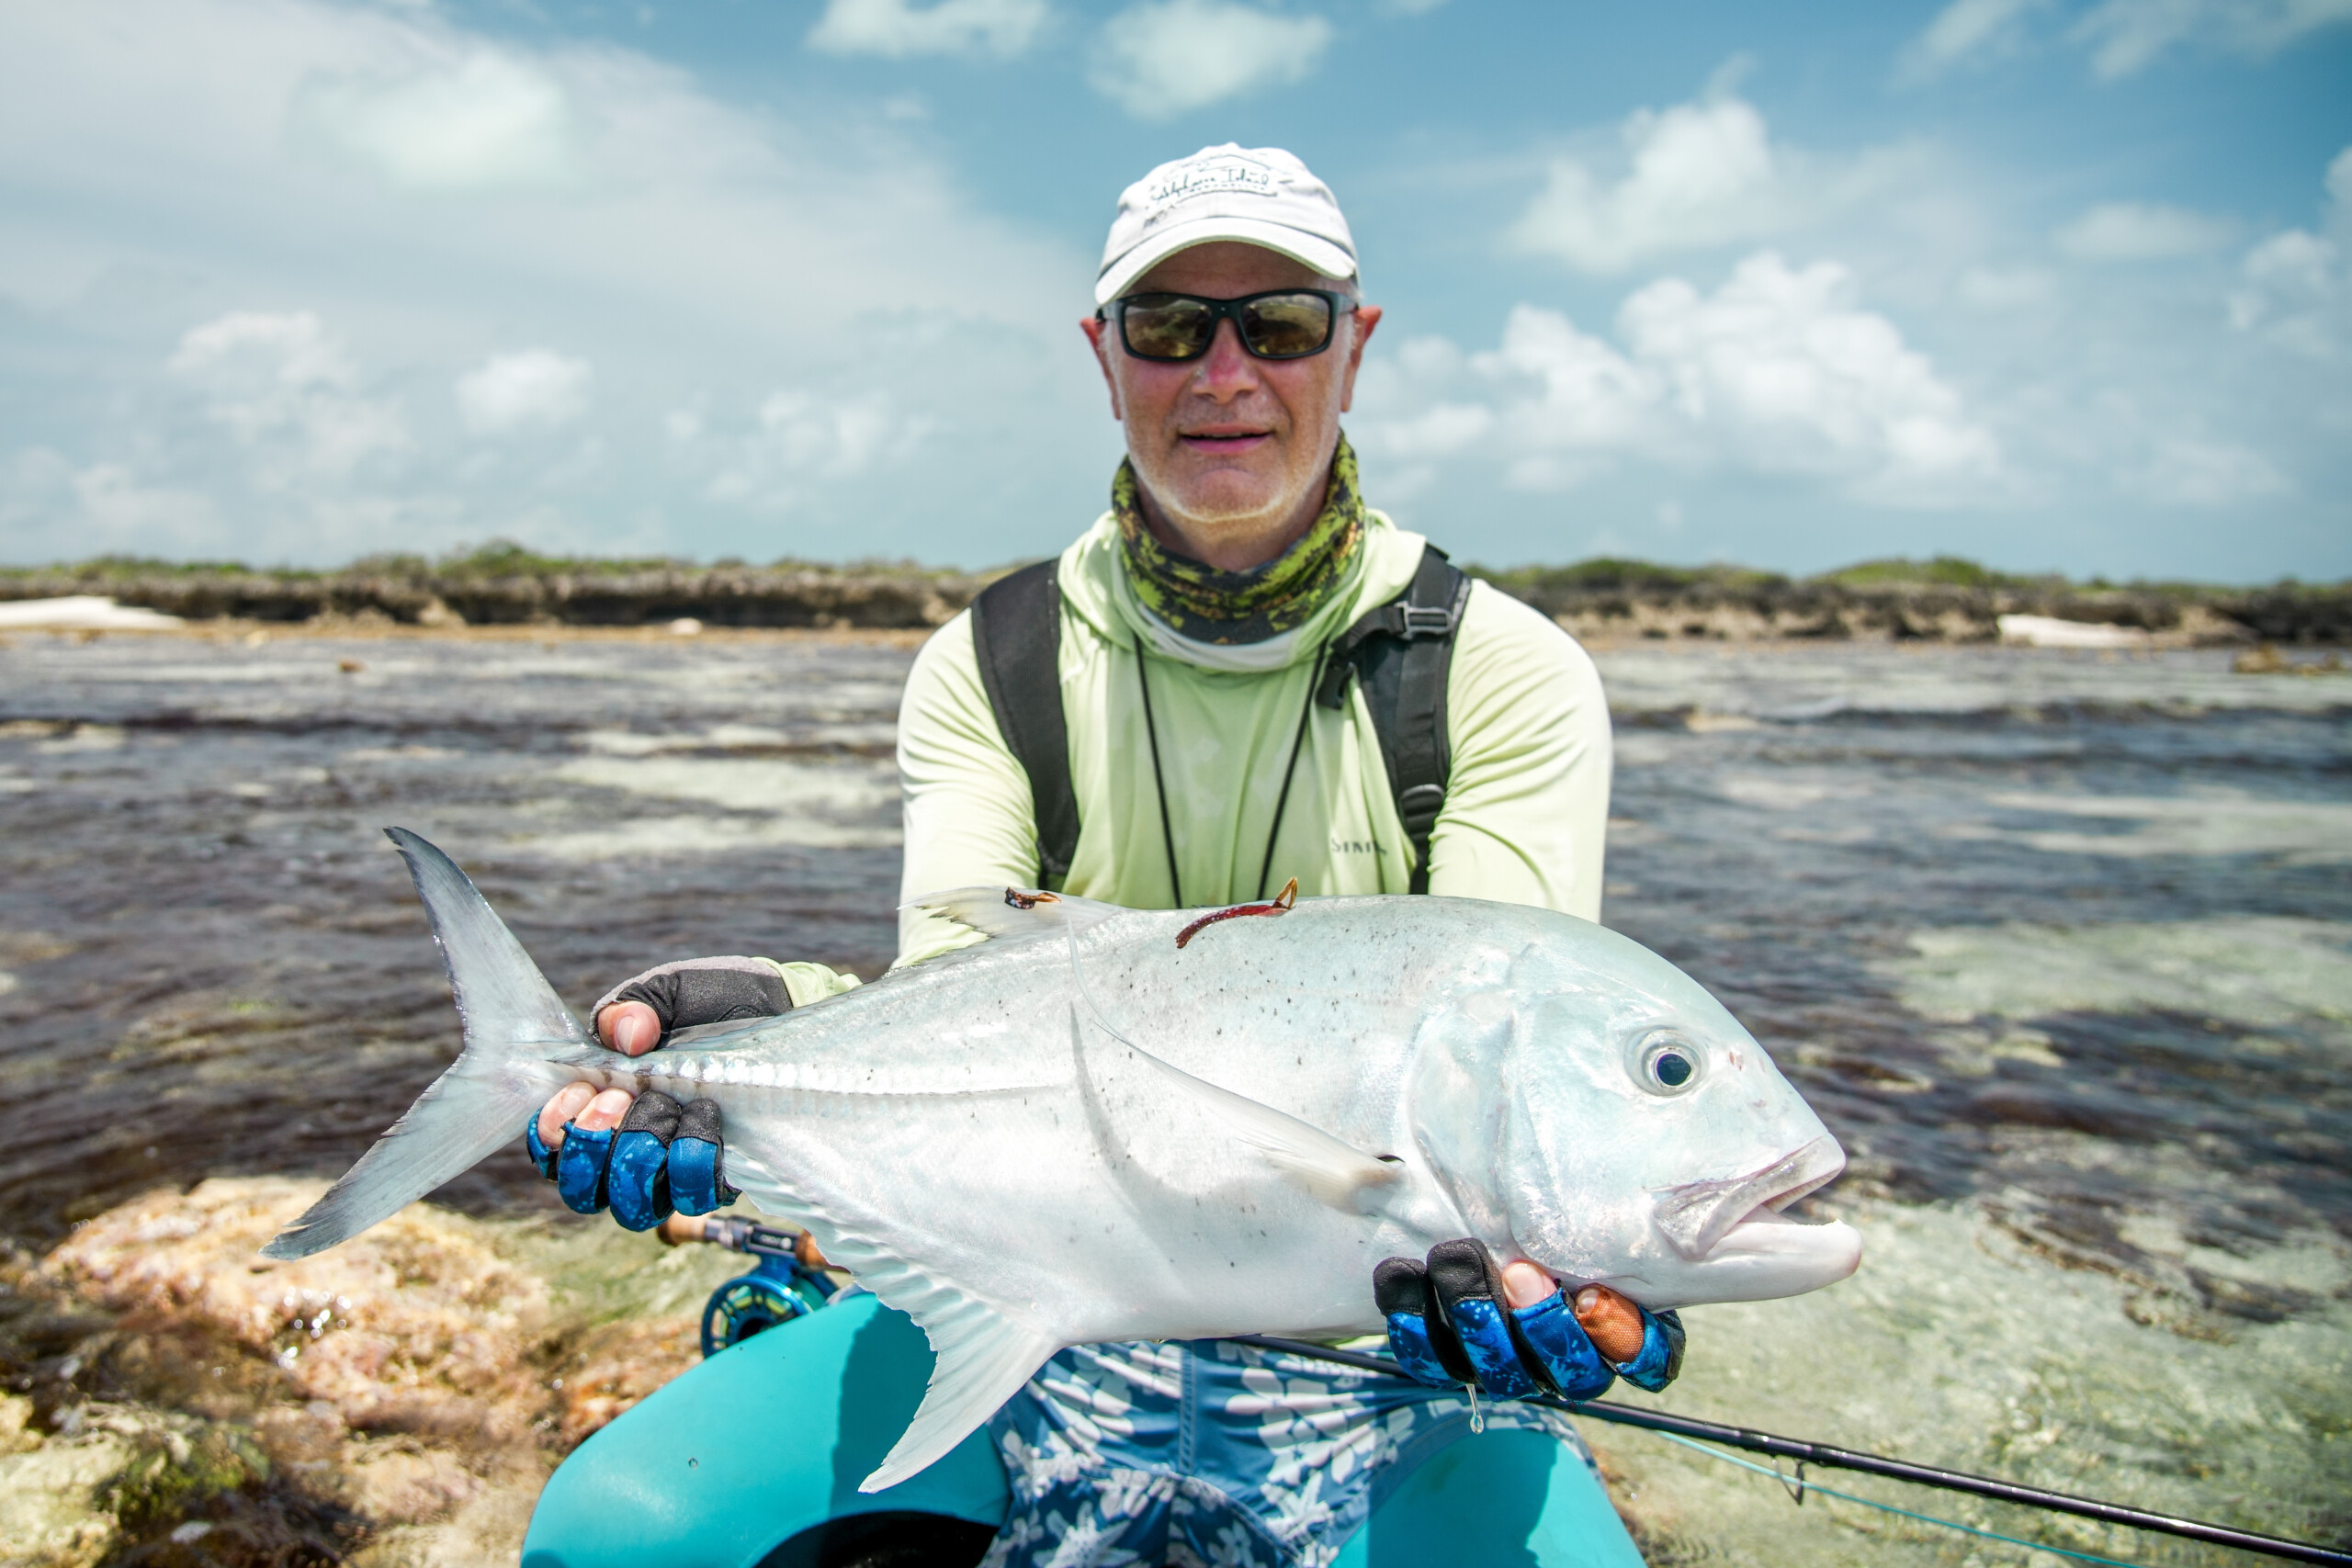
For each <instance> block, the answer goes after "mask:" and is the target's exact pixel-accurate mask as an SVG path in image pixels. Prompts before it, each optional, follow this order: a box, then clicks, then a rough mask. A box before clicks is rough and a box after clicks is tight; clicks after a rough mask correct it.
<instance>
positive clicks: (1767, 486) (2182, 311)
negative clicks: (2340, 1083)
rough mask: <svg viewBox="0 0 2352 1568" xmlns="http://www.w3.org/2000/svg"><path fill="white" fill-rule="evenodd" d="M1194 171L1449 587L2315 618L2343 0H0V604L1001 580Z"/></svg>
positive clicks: (2344, 130)
mask: <svg viewBox="0 0 2352 1568" xmlns="http://www.w3.org/2000/svg"><path fill="white" fill-rule="evenodd" d="M1224 141H1235V142H1238V143H1240V144H1241V145H1243V146H1245V147H1249V146H1282V147H1286V148H1288V149H1290V150H1291V151H1292V152H1295V153H1297V154H1298V155H1299V156H1301V157H1302V158H1304V159H1305V160H1306V162H1307V164H1309V165H1311V166H1312V167H1313V168H1314V169H1315V171H1316V172H1317V174H1318V175H1321V176H1322V177H1323V178H1324V179H1325V180H1326V181H1328V182H1329V185H1330V186H1332V188H1333V189H1334V191H1335V192H1336V193H1337V194H1338V196H1339V198H1340V202H1341V204H1342V206H1343V207H1344V209H1345V210H1346V212H1347V215H1348V218H1349V220H1350V222H1351V226H1352V228H1353V230H1354V233H1355V237H1356V242H1357V245H1358V248H1359V251H1360V253H1361V255H1362V257H1363V281H1364V288H1365V293H1366V297H1367V298H1368V299H1372V300H1374V301H1376V302H1378V303H1380V304H1381V305H1382V306H1383V307H1384V309H1385V317H1384V319H1383V321H1382V322H1381V324H1380V327H1379V329H1378V333H1377V335H1376V336H1375V338H1374V342H1373V344H1372V345H1371V348H1370V350H1369V352H1368V354H1367V355H1366V360H1365V365H1364V369H1363V377H1362V379H1361V381H1360V382H1359V385H1358V388H1357V396H1356V401H1355V406H1354V409H1353V411H1352V412H1351V413H1350V415H1349V416H1348V418H1347V420H1346V422H1345V423H1346V428H1347V431H1348V434H1349V437H1350V439H1351V442H1352V443H1353V444H1354V446H1356V448H1357V450H1358V452H1359V453H1360V455H1361V457H1362V460H1363V481H1364V492H1365V495H1366V498H1367V499H1368V500H1369V501H1370V502H1372V503H1373V504H1374V505H1375V506H1378V507H1380V508H1382V509H1383V510H1385V511H1386V512H1388V513H1390V514H1391V515H1393V516H1394V517H1396V518H1397V521H1398V522H1400V523H1401V524H1403V525H1406V526H1408V527H1411V528H1416V529H1419V530H1420V531H1422V532H1424V533H1427V534H1428V535H1430V536H1431V537H1432V538H1434V539H1436V540H1437V541H1438V542H1439V543H1440V544H1442V545H1443V546H1445V547H1447V548H1448V549H1450V550H1451V551H1452V552H1453V554H1454V556H1455V557H1456V558H1460V559H1466V560H1473V561H1479V562H1485V563H1488V564H1492V565H1497V566H1501V565H1512V564H1520V563H1527V562H1565V561H1570V560H1575V559H1578V558H1584V557H1588V556H1592V555H1600V554H1608V555H1630V556H1636V557H1641V558H1649V559H1656V560H1667V561H1679V562H1690V563H1698V562H1704V561H1711V560H1724V561H1736V562H1741V563H1745V564H1748V565H1754V566H1760V567H1767V568H1771V569H1775V570H1786V571H1793V572H1809V571H1816V570H1825V569H1826V568H1829V567H1833V566H1837V565H1840V564H1844V563H1847V562H1850V561H1855V560H1860V559H1863V558H1877V557H1886V556H1897V555H1905V556H1912V557H1927V556H1932V555H1937V554H1953V555H1961V556H1966V557H1969V558H1974V559H1978V560H1982V561H1985V562H1986V563H1987V564H1990V565H1993V566H1996V567H1999V568H2003V569H2006V570H2020V571H2040V570H2060V571H2065V572H2068V573H2071V574H2073V575H2076V576H2089V575H2093V574H2098V575H2104V576H2107V577H2109V578H2115V579H2131V578H2143V577H2145V578H2195V579H2201V580H2207V581H2270V580H2273V579H2276V578H2278V577H2281V576H2289V575H2292V576H2298V577H2301V578H2303V579H2305V580H2307V581H2333V580H2336V579H2341V578H2346V577H2352V0H1951V4H1948V5H1944V6H1936V5H1934V4H1923V5H1905V4H1896V3H1891V0H1890V3H1880V4H1811V5H1804V6H1796V5H1790V4H1785V3H1782V0H1747V3H1744V4H1729V3H1725V4H1657V5H1649V6H1606V7H1604V6H1590V5H1583V4H1569V3H1561V0H1553V3H1549V4H1524V5H1513V4H1502V3H1498V0H1133V3H1128V4H1122V3H1120V0H1107V3H1103V4H1085V3H1081V0H699V3H696V4H691V5H685V4H662V3H658V0H657V3H650V4H631V5H614V4H601V3H600V4H586V3H575V0H401V3H376V4H360V3H339V0H13V3H12V4H10V5H8V6H0V562H6V563H15V564H31V563H37V562H45V561H51V560H62V559H80V558H87V557H90V556H95V555H98V554H101V553H129V554H138V555H150V556H160V557H166V558H236V559H243V560H247V561H252V562H255V563H290V564H308V565H324V564H333V563H337V562H341V561H345V560H348V559H351V558H355V557H358V556H361V555H365V554H368V553H371V552H379V551H388V550H401V551H420V552H426V553H438V552H442V551H446V550H450V549H454V548H458V547H464V546H467V545H470V544H475V543H479V542H482V541H485V540H489V539H492V538H509V539H515V540H518V541H521V542H523V543H525V544H527V545H529V546H532V547H537V548H540V549H546V550H556V551H565V552H587V553H598V554H617V553H627V554H658V555H673V556H684V557H692V558H701V559H711V558H728V557H739V558H745V559H750V560H755V561H765V560H772V559H776V558H787V557H789V558H805V559H813V560H852V559H867V558H894V559H895V558H913V559H918V560H922V561H924V562H929V563H933V564H941V565H960V566H966V567H983V566H988V565H991V564H1001V563H1004V562H1008V561H1012V560H1015V559H1019V558H1030V557H1035V556H1038V555H1043V554H1046V553H1048V552H1051V551H1053V550H1056V549H1058V548H1059V547H1061V546H1062V545H1063V544H1065V543H1067V542H1068V541H1069V539H1070V538H1072V537H1074V536H1076V535H1077V534H1078V533H1079V532H1080V531H1081V530H1082V529H1083V528H1084V527H1085V526H1086V525H1088V524H1089V523H1090V522H1091V520H1092V519H1093V517H1094V516H1095V515H1096V514H1097V513H1099V512H1100V511H1101V510H1102V508H1103V505H1104V504H1105V498H1106V494H1107V490H1108V484H1109V479H1110V476H1111V473H1112V470H1113V468H1114V467H1115V465H1116V462H1117V459H1118V455H1119V451H1120V446H1119V431H1118V427H1117V425H1116V424H1115V423H1114V422H1113V420H1112V419H1111V417H1110V414H1109V407H1108V402H1107V400H1106V397H1105V395H1104V392H1103V387H1102V383H1101V379H1100V377H1099V373H1098V372H1097V370H1096V368H1095V367H1094V364H1093V361H1092V359H1091V355H1090V354H1089V353H1088V351H1087V348H1086V344H1085V342H1084V340H1083V338H1082V337H1081V336H1080V333H1079V330H1078V325H1077V323H1078V321H1079V319H1080V317H1081V316H1082V315H1084V314H1085V313H1087V312H1088V311H1089V310H1091V282H1092V278H1093V276H1094V273H1095V270H1096V268H1097V266H1098V265H1099V262H1100V258H1101V251H1102V245H1103V235H1104V232H1105V231H1106V230H1107V227H1108V225H1109V221H1110V218H1111V215H1112V212H1113V210H1114V207H1115V204H1116V201H1117V197H1118V193H1119V191H1120V189H1121V188H1122V187H1123V186H1125V185H1126V184H1128V183H1129V182H1130V181H1133V180H1135V179H1137V178H1139V177H1141V176H1142V175H1144V174H1145V172H1146V171H1147V170H1148V169H1149V168H1150V167H1151V166H1153V165H1154V164H1158V163H1160V162H1163V161H1165V160H1168V159H1171V158H1176V157H1182V156H1183V155H1185V154H1187V153H1190V152H1193V151H1194V150H1196V149H1198V148H1200V147H1203V146H1205V145H1210V144H1214V143H1218V142H1224Z"/></svg>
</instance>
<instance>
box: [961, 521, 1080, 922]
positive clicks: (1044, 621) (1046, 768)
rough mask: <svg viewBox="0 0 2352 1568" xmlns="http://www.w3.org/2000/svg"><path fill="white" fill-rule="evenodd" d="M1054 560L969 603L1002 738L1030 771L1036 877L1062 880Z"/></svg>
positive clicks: (1069, 792) (1064, 794)
mask: <svg viewBox="0 0 2352 1568" xmlns="http://www.w3.org/2000/svg"><path fill="white" fill-rule="evenodd" d="M1054 566H1055V563H1054V562H1053V561H1051V560H1041V561H1039V562H1037V563H1036V564H1035V566H1024V567H1023V568H1022V569H1021V570H1019V571H1016V572H1012V573H1009V574H1007V575H1006V576H1003V577H1000V578H998V579H997V580H996V581H994V582H991V583H989V585H988V586H987V587H986V588H984V589H982V590H980V592H979V596H978V598H976V599H974V600H973V601H972V651H973V653H974V654H975V655H976V656H977V657H978V661H979V666H980V683H981V684H982V685H983V686H985V687H987V688H988V694H989V707H990V708H991V709H993V710H994V711H995V714H996V727H997V728H998V729H999V730H1000V731H1001V732H1002V734H1003V736H1004V743H1005V745H1007V746H1008V747H1010V748H1012V755H1013V757H1014V759H1015V760H1016V761H1019V762H1020V764H1021V766H1022V770H1023V772H1025V773H1027V774H1028V775H1029V795H1030V799H1031V800H1032V802H1034V804H1035V812H1036V824H1037V879H1038V881H1039V882H1040V883H1041V884H1043V885H1045V886H1056V887H1057V886H1061V883H1062V879H1063V878H1065V877H1067V876H1068V875H1069V866H1070V861H1071V860H1072V859H1073V858H1074V857H1075V856H1076V855H1077V853H1078V791H1077V789H1076V787H1075V786H1074V785H1072V784H1071V783H1070V776H1069V723H1068V721H1067V720H1065V719H1064V718H1063V716H1062V681H1061V648H1062V595H1061V588H1060V586H1059V585H1058V584H1057V582H1056V581H1055V580H1054Z"/></svg>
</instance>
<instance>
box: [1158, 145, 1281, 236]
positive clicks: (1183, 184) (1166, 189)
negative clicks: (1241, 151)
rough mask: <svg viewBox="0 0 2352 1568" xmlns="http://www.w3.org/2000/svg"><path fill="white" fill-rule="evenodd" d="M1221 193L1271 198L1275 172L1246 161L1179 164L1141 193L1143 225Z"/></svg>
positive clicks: (1263, 165) (1236, 159)
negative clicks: (1180, 206)
mask: <svg viewBox="0 0 2352 1568" xmlns="http://www.w3.org/2000/svg"><path fill="white" fill-rule="evenodd" d="M1224 191H1236V192H1242V193H1246V194H1248V195H1250V196H1273V195H1275V194H1277V193H1276V191H1275V189H1274V171H1273V170H1272V169H1270V168H1268V167H1267V166H1266V165H1265V164H1259V163H1252V162H1250V161H1248V160H1246V159H1239V158H1234V159H1227V161H1225V162H1223V163H1217V164H1190V165H1186V164H1178V165H1176V166H1175V167H1173V168H1171V169H1170V170H1169V171H1168V172H1167V173H1166V174H1164V175H1161V176H1160V177H1159V179H1157V180H1154V181H1153V182H1152V183H1151V185H1150V186H1148V188H1147V189H1146V190H1145V192H1144V199H1145V201H1146V202H1148V204H1149V205H1148V207H1146V209H1144V215H1143V220H1144V222H1145V224H1146V225H1149V224H1153V223H1157V222H1159V220H1161V219H1162V218H1164V217H1166V216H1167V215H1168V209H1170V208H1171V207H1175V206H1178V205H1180V204H1182V203H1183V202H1187V201H1190V200H1192V199H1193V197H1196V196H1214V195H1216V194H1218V193H1220V192H1224Z"/></svg>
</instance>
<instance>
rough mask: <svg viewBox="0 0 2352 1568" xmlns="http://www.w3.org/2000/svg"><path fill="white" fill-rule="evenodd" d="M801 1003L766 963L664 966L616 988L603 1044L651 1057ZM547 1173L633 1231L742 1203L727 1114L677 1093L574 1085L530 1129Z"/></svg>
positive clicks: (597, 1017) (573, 1197)
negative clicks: (729, 1156) (727, 1165)
mask: <svg viewBox="0 0 2352 1568" xmlns="http://www.w3.org/2000/svg"><path fill="white" fill-rule="evenodd" d="M791 1007H792V998H791V995H790V993H789V992H787V991H786V988H785V984H784V978H783V976H780V975H778V974H777V973H776V971H775V966H774V965H773V964H767V963H765V962H763V960H760V959H757V958H695V959H689V960H686V961H685V962H684V963H680V964H661V965H659V966H658V967H655V968H652V969H649V970H647V971H646V972H645V973H644V974H642V975H639V976H636V977H635V978H634V979H630V980H625V981H623V982H622V983H621V984H620V985H617V986H616V987H613V988H612V989H611V990H610V991H608V992H606V993H605V996H604V998H602V999H601V1000H599V1001H598V1002H597V1004H596V1010H595V1013H594V1021H595V1027H596V1034H597V1038H599V1039H600V1040H602V1041H603V1042H604V1043H605V1045H606V1046H607V1047H609V1048H611V1049H612V1050H615V1051H618V1052H620V1053H621V1054H622V1055H625V1056H641V1055H644V1054H645V1053H646V1052H648V1051H650V1050H653V1049H654V1048H655V1047H657V1046H659V1045H661V1044H662V1043H665V1042H666V1041H667V1040H668V1039H669V1037H670V1035H671V1034H672V1033H673V1032H675V1031H677V1030H681V1029H690V1028H693V1027H695V1025H697V1024H705V1023H728V1022H734V1021H750V1020H753V1019H760V1018H766V1017H771V1016H773V1015H775V1014H777V1013H782V1012H786V1011H789V1010H791ZM525 1143H526V1145H527V1146H528V1148H529V1151H530V1155H531V1158H532V1160H533V1162H534V1163H535V1164H537V1166H538V1168H539V1171H540V1174H542V1175H544V1176H546V1177H547V1178H548V1179H549V1180H551V1181H553V1182H554V1183H555V1184H556V1190H557V1192H558V1193H559V1194H560V1195H561V1197H562V1199H563V1201H564V1203H565V1204H566V1205H567V1206H568V1207H570V1208H571V1209H573V1210H576V1211H578V1212H579V1213H583V1214H592V1213H595V1212H596V1211H597V1210H599V1209H602V1208H605V1207H606V1206H607V1205H609V1206H610V1207H611V1208H612V1211H613V1217H614V1218H615V1219H616V1220H618V1221H619V1222H620V1223H621V1224H624V1225H626V1226H628V1228H629V1229H630V1230H646V1229H649V1228H650V1227H651V1226H653V1225H656V1224H660V1223H661V1222H662V1220H663V1219H664V1218H665V1217H666V1216H668V1215H669V1214H670V1213H672V1212H673V1210H676V1211H684V1213H690V1214H699V1213H707V1212H708V1211H709V1210H712V1209H715V1208H718V1207H719V1206H720V1205H721V1204H724V1203H727V1202H729V1201H732V1200H733V1199H734V1197H735V1190H734V1189H733V1188H732V1187H729V1185H727V1180H726V1177H725V1174H724V1171H723V1168H722V1167H723V1161H724V1151H725V1148H726V1140H725V1138H724V1137H723V1136H722V1135H721V1131H720V1119H719V1114H718V1104H717V1103H716V1102H715V1101H712V1100H691V1101H689V1102H687V1103H686V1104H684V1105H680V1104H679V1103H678V1102H677V1101H676V1100H673V1099H671V1098H670V1097H669V1096H668V1095H666V1094H658V1093H648V1094H645V1095H641V1096H634V1095H631V1094H630V1093H629V1092H628V1090H627V1089H605V1090H603V1091H601V1092H599V1091H597V1090H595V1089H591V1088H590V1087H589V1086H588V1085H586V1084H577V1083H576V1084H569V1085H567V1086H565V1087H564V1088H563V1089H560V1090H559V1091H558V1092H557V1094H556V1095H555V1098H553V1099H552V1100H548V1102H547V1104H546V1105H544V1106H542V1107H541V1108H540V1110H539V1112H538V1114H537V1116H535V1117H533V1118H532V1119H531V1122H530V1123H529V1124H528V1126H526V1129H525Z"/></svg>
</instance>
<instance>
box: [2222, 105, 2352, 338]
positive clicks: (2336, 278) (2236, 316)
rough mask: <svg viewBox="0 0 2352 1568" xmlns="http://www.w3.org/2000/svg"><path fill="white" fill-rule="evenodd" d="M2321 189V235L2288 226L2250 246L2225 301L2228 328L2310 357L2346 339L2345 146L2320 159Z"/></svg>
mask: <svg viewBox="0 0 2352 1568" xmlns="http://www.w3.org/2000/svg"><path fill="white" fill-rule="evenodd" d="M2326 188H2327V200H2326V202H2325V203H2324V205H2323V208H2322V215H2321V225H2320V226H2321V227H2322V228H2323V229H2324V230H2326V231H2327V233H2325V234H2314V233H2312V232H2311V231H2309V230H2305V229H2289V230H2287V231H2284V232H2282V233H2278V234H2273V235H2271V236H2270V237H2269V238H2268V239H2267V240H2264V241H2263V242H2262V243H2259V244H2257V245H2256V246H2255V247H2254V248H2253V249H2252V250H2250V251H2248V252H2247V253H2246V254H2245V260H2243V261H2242V262H2240V263H2239V264H2238V276H2239V285H2238V287H2237V288H2234V289H2233V290H2232V291H2231V293H2230V297H2229V301H2228V307H2229V318H2230V325H2232V326H2233V327H2235V328H2236V329H2237V330H2238V331H2240V332H2245V333H2258V334H2259V335H2260V336H2261V337H2263V338H2264V339H2265V340H2267V341H2268V342H2269V343H2271V344H2275V345H2276V346H2278V347H2280V348H2283V349H2286V350H2287V351H2289V352H2290V353H2292V354H2297V355H2302V356H2303V357H2305V358H2308V359H2315V360H2330V359H2334V358H2335V356H2336V355H2338V354H2340V353H2342V352H2343V351H2344V349H2345V347H2346V345H2347V344H2352V269H2347V268H2346V251H2347V250H2352V147H2347V148H2346V149H2345V150H2344V151H2343V152H2338V153H2337V154H2336V155H2335V161H2334V162H2333V163H2331V164H2328V167H2327V179H2326Z"/></svg>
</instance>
